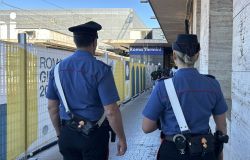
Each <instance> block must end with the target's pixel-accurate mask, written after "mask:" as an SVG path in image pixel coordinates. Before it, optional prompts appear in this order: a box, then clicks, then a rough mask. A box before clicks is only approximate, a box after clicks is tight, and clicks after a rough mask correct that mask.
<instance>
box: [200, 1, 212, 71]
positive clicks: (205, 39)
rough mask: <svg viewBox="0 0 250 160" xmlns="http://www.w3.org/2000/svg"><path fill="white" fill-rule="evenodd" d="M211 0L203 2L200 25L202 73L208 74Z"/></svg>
mask: <svg viewBox="0 0 250 160" xmlns="http://www.w3.org/2000/svg"><path fill="white" fill-rule="evenodd" d="M209 6H210V3H209V0H206V1H201V11H202V12H201V25H200V45H201V51H200V65H199V66H200V73H202V74H208V53H209V27H208V26H209V8H210V7H209Z"/></svg>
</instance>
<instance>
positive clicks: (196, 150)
mask: <svg viewBox="0 0 250 160" xmlns="http://www.w3.org/2000/svg"><path fill="white" fill-rule="evenodd" d="M187 141H188V143H187V144H188V149H189V153H190V155H191V156H202V155H205V154H207V153H211V152H214V150H215V146H214V143H215V139H214V136H213V135H212V134H205V135H197V136H192V137H190V138H188V140H187Z"/></svg>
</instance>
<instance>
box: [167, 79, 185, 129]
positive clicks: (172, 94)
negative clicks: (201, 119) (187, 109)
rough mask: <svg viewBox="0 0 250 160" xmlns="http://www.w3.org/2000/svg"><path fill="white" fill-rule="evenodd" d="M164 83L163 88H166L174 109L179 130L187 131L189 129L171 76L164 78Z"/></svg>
mask: <svg viewBox="0 0 250 160" xmlns="http://www.w3.org/2000/svg"><path fill="white" fill-rule="evenodd" d="M164 83H165V88H166V90H167V93H168V97H169V100H170V103H171V105H172V108H173V111H174V115H175V117H176V120H177V123H178V125H179V127H180V130H181V132H187V131H188V132H189V131H190V130H189V128H188V125H187V122H186V120H185V117H184V115H183V112H182V109H181V105H180V102H179V99H178V97H177V94H176V90H175V88H174V84H173V80H172V78H169V79H166V80H164Z"/></svg>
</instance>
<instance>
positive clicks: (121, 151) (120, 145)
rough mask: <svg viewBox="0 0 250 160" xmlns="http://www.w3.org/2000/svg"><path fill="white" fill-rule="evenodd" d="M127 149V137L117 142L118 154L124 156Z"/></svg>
mask: <svg viewBox="0 0 250 160" xmlns="http://www.w3.org/2000/svg"><path fill="white" fill-rule="evenodd" d="M126 151H127V142H126V139H120V140H119V141H118V143H117V154H116V155H117V156H122V155H124V154H125V152H126Z"/></svg>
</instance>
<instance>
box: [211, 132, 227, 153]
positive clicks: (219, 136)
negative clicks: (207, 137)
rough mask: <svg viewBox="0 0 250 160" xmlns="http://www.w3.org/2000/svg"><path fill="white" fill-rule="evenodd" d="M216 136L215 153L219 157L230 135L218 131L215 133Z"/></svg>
mask: <svg viewBox="0 0 250 160" xmlns="http://www.w3.org/2000/svg"><path fill="white" fill-rule="evenodd" d="M214 137H215V155H216V157H218V156H219V155H220V153H221V152H222V150H223V145H224V143H228V140H229V136H228V135H225V134H223V133H222V132H221V131H216V132H215V133H214Z"/></svg>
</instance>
